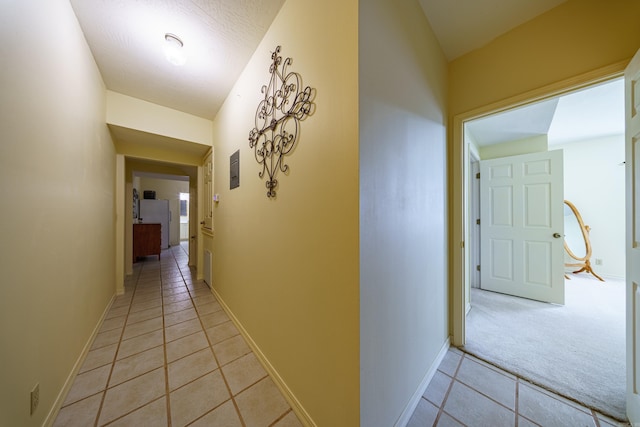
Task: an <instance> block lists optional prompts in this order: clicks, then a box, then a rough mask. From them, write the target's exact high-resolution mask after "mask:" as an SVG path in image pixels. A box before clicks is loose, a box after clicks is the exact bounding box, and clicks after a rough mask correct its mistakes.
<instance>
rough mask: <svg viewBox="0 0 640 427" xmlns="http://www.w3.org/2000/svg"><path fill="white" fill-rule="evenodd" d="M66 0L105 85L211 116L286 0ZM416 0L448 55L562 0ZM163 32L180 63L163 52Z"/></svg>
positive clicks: (470, 47) (479, 43)
mask: <svg viewBox="0 0 640 427" xmlns="http://www.w3.org/2000/svg"><path fill="white" fill-rule="evenodd" d="M70 1H71V5H72V7H73V9H74V11H75V13H76V16H77V17H78V21H79V22H80V26H81V27H82V30H83V32H84V34H85V37H86V39H87V42H88V44H89V47H90V48H91V51H92V53H93V56H94V57H95V59H96V62H97V64H98V67H99V69H100V72H101V73H102V77H103V79H104V82H105V84H106V86H107V88H108V89H109V90H112V91H115V92H119V93H123V94H125V95H129V96H132V97H135V98H139V99H143V100H145V101H149V102H153V103H156V104H159V105H163V106H166V107H169V108H174V109H176V110H180V111H184V112H186V113H190V114H193V115H196V116H200V117H204V118H207V119H212V118H213V117H214V116H215V114H216V113H217V111H218V110H219V108H220V106H221V105H222V103H223V102H224V99H225V98H226V96H227V94H228V93H229V92H230V90H231V87H232V85H233V83H234V82H235V81H236V80H237V77H238V75H239V74H240V72H241V71H242V69H243V68H244V67H245V65H246V64H247V62H248V61H249V59H250V57H251V55H252V54H253V52H254V51H255V49H256V47H257V46H258V43H259V42H260V40H261V39H262V37H263V36H264V34H265V33H266V31H267V30H268V28H269V26H270V24H271V22H273V19H274V18H275V16H276V14H277V13H278V11H279V10H280V8H281V7H282V4H283V3H284V1H285V0H137V1H136V0H70ZM419 1H420V4H421V5H422V8H423V10H424V11H425V12H426V14H427V16H428V19H429V22H430V23H431V25H432V27H433V29H434V32H435V33H436V36H437V38H438V40H439V41H440V43H441V45H442V48H443V51H444V52H445V55H446V57H447V58H449V59H452V58H456V57H457V56H459V55H461V54H463V53H466V52H469V51H471V50H473V49H475V48H477V47H480V46H482V45H484V44H486V43H487V42H489V41H490V40H492V39H493V38H495V37H496V36H498V35H500V34H502V33H504V32H506V31H508V30H510V29H512V28H514V27H516V26H518V25H520V24H521V23H523V22H525V21H527V20H529V19H532V18H534V17H535V16H537V15H539V14H540V13H543V12H544V11H546V10H548V9H550V8H552V7H554V6H556V5H558V4H560V3H562V2H563V1H564V0H419ZM328 31H329V29H328ZM165 33H173V34H176V35H177V36H179V37H180V38H181V40H182V41H183V42H184V50H185V52H186V55H187V62H186V64H185V65H184V66H182V67H177V66H175V65H172V64H170V63H169V62H167V61H166V60H165V57H164V53H163V50H162V47H163V44H164V35H165Z"/></svg>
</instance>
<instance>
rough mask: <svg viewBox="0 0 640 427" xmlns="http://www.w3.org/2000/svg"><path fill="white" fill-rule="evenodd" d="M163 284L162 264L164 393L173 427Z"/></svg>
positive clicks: (168, 417) (168, 426)
mask: <svg viewBox="0 0 640 427" xmlns="http://www.w3.org/2000/svg"><path fill="white" fill-rule="evenodd" d="M163 285H164V284H163V282H162V264H160V298H161V300H162V306H161V309H160V312H161V316H162V350H163V353H164V393H165V404H166V408H165V409H166V411H167V427H171V425H172V421H171V393H170V390H169V363H168V360H167V333H166V324H165V320H164V286H163Z"/></svg>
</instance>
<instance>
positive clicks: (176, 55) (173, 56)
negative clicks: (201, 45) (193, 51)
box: [164, 33, 187, 65]
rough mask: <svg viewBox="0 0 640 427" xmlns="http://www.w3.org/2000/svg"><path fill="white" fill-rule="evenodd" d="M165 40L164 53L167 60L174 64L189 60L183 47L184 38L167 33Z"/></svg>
mask: <svg viewBox="0 0 640 427" xmlns="http://www.w3.org/2000/svg"><path fill="white" fill-rule="evenodd" d="M164 40H165V42H166V43H165V45H164V55H165V56H166V58H167V61H169V62H171V63H172V64H173V65H184V63H185V62H187V57H186V56H185V55H184V50H183V49H182V47H183V46H184V44H183V43H182V40H180V39H179V38H178V36H176V35H175V34H171V33H167V34H165V35H164Z"/></svg>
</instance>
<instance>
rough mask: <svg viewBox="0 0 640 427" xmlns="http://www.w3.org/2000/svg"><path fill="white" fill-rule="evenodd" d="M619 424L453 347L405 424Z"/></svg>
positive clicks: (498, 426) (565, 426)
mask: <svg viewBox="0 0 640 427" xmlns="http://www.w3.org/2000/svg"><path fill="white" fill-rule="evenodd" d="M622 425H627V424H622V423H618V422H616V421H615V420H612V419H610V418H607V417H605V416H603V415H601V414H598V413H596V412H594V411H592V410H591V409H588V408H585V407H584V406H581V405H578V404H576V403H574V402H572V401H569V400H566V399H563V398H562V397H560V396H558V395H555V394H553V393H550V392H548V391H546V390H543V389H541V388H539V387H536V386H535V385H533V384H531V383H528V382H526V381H525V380H523V379H522V378H518V377H516V376H513V375H511V374H509V373H507V372H505V371H503V370H501V369H499V368H496V367H495V366H492V365H489V364H487V363H484V362H482V361H481V360H478V359H476V358H474V357H473V356H471V355H468V354H466V353H463V352H461V351H460V350H458V349H455V348H452V349H450V350H449V351H448V353H447V355H446V356H445V358H444V360H443V361H442V363H441V364H440V366H439V368H438V371H437V372H436V374H435V375H434V377H433V379H432V380H431V382H430V383H429V386H428V387H427V390H426V392H425V393H424V395H423V396H422V399H420V403H419V404H418V407H417V408H416V410H415V412H414V413H413V416H412V418H411V420H410V421H409V424H408V427H424V426H438V427H443V426H446V427H455V426H470V427H471V426H473V427H475V426H491V427H501V426H518V427H530V426H542V427H556V426H557V427H572V426H575V427H585V426H591V427H611V426H622Z"/></svg>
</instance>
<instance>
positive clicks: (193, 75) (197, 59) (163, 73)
mask: <svg viewBox="0 0 640 427" xmlns="http://www.w3.org/2000/svg"><path fill="white" fill-rule="evenodd" d="M283 3H284V0H138V1H135V0H71V5H72V7H73V10H74V12H75V14H76V16H77V17H78V21H79V22H80V26H81V28H82V31H83V32H84V34H85V37H86V39H87V42H88V44H89V46H90V48H91V51H92V53H93V56H94V58H95V60H96V63H97V64H98V68H99V69H100V72H101V74H102V77H103V79H104V82H105V84H106V86H107V88H108V89H110V90H112V91H115V92H119V93H123V94H126V95H129V96H133V97H135V98H139V99H143V100H145V101H149V102H153V103H156V104H159V105H163V106H166V107H170V108H174V109H176V110H180V111H184V112H186V113H190V114H193V115H196V116H200V117H204V118H207V119H213V117H214V116H215V114H216V113H217V111H218V109H219V108H220V106H221V105H222V103H223V102H224V99H225V98H226V96H227V94H228V93H229V91H230V90H231V87H232V86H233V84H234V83H235V81H236V79H237V77H238V75H239V74H240V72H241V71H242V69H243V68H244V67H245V65H246V64H247V62H248V61H249V59H250V58H251V55H252V54H253V52H254V51H255V49H256V47H257V46H258V43H259V42H260V40H262V38H263V36H264V34H265V32H266V31H267V30H268V28H269V26H270V25H271V22H272V21H273V19H274V18H275V16H276V14H277V13H278V11H279V10H280V8H281V6H282V4H283ZM165 33H173V34H176V35H177V36H178V37H180V39H181V40H182V41H183V43H184V51H185V54H186V56H187V62H186V64H185V65H184V66H181V67H178V66H175V65H172V64H171V63H169V62H168V61H167V60H166V59H165V56H164V51H163V45H164V42H165V41H164V35H165Z"/></svg>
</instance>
